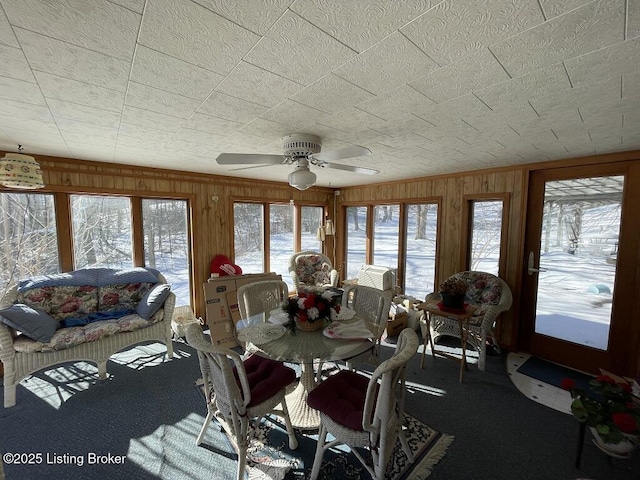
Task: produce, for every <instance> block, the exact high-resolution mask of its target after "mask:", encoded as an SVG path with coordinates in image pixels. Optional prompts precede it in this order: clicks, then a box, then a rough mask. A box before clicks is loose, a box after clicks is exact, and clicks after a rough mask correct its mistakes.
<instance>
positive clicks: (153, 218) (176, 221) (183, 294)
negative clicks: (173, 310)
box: [142, 198, 191, 306]
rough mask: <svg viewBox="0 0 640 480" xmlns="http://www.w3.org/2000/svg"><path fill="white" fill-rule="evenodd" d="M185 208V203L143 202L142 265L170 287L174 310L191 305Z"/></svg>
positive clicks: (158, 200) (179, 201) (155, 200)
mask: <svg viewBox="0 0 640 480" xmlns="http://www.w3.org/2000/svg"><path fill="white" fill-rule="evenodd" d="M187 207H188V205H187V202H186V201H185V200H168V199H146V198H145V199H142V228H143V230H144V263H145V266H147V267H151V268H155V269H157V270H159V271H160V272H161V273H162V274H163V275H164V277H165V278H166V279H167V282H168V283H170V284H171V291H172V292H173V293H175V294H176V305H177V306H180V305H190V304H191V288H190V284H189V231H188V229H187V225H188V223H187Z"/></svg>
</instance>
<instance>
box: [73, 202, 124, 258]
mask: <svg viewBox="0 0 640 480" xmlns="http://www.w3.org/2000/svg"><path fill="white" fill-rule="evenodd" d="M71 221H72V229H73V244H74V260H75V268H76V269H79V268H91V267H109V268H125V267H132V266H133V253H132V247H131V244H132V236H131V202H130V200H129V199H128V198H124V197H103V196H97V195H71Z"/></svg>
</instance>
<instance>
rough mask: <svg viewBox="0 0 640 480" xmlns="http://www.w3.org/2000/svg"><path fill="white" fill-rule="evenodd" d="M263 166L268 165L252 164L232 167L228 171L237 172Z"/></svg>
mask: <svg viewBox="0 0 640 480" xmlns="http://www.w3.org/2000/svg"><path fill="white" fill-rule="evenodd" d="M264 167H268V165H253V166H252V167H240V168H232V169H230V170H229V171H230V172H238V171H240V170H251V169H252V168H264Z"/></svg>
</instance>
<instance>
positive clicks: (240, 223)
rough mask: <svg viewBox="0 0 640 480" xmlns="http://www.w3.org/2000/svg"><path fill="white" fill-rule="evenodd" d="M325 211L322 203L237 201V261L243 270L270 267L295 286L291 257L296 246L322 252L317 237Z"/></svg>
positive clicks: (234, 219)
mask: <svg viewBox="0 0 640 480" xmlns="http://www.w3.org/2000/svg"><path fill="white" fill-rule="evenodd" d="M323 213H324V208H323V207H319V206H308V205H305V206H296V205H293V204H291V203H286V204H282V203H273V204H270V203H243V202H235V203H234V204H233V217H234V218H233V222H234V241H235V263H236V264H238V265H240V267H242V271H243V272H244V273H264V272H265V271H267V269H268V271H271V272H275V273H277V274H279V275H282V279H283V280H284V281H285V282H287V284H288V285H289V286H290V288H293V281H292V280H291V275H290V274H289V259H290V258H291V255H292V254H293V252H294V251H296V249H297V248H296V246H297V245H301V248H302V250H314V251H319V252H322V247H323V245H322V242H321V241H318V240H317V239H316V232H317V230H318V227H319V226H320V225H321V222H322V216H323ZM298 221H299V222H300V224H299V225H298V224H297V222H298ZM266 225H268V227H269V230H268V232H269V233H268V238H267V235H266ZM265 240H267V241H265ZM267 259H268V262H267Z"/></svg>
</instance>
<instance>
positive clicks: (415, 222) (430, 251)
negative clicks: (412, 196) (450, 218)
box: [404, 203, 438, 299]
mask: <svg viewBox="0 0 640 480" xmlns="http://www.w3.org/2000/svg"><path fill="white" fill-rule="evenodd" d="M406 215H407V232H406V249H407V251H406V256H405V267H404V275H405V281H404V293H405V294H407V295H411V296H412V297H415V298H420V299H422V298H424V296H425V295H426V294H427V293H429V292H434V291H435V290H436V289H435V277H436V237H437V232H438V205H437V204H435V203H431V204H430V203H424V204H416V205H407V206H406Z"/></svg>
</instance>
